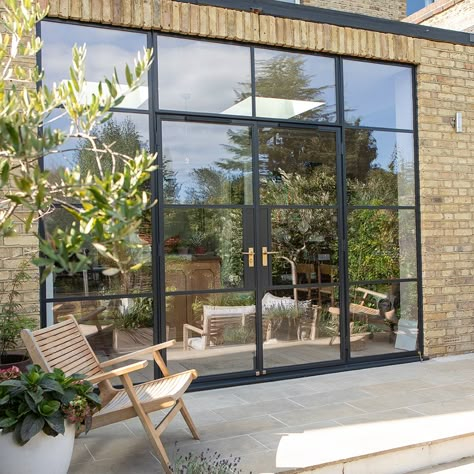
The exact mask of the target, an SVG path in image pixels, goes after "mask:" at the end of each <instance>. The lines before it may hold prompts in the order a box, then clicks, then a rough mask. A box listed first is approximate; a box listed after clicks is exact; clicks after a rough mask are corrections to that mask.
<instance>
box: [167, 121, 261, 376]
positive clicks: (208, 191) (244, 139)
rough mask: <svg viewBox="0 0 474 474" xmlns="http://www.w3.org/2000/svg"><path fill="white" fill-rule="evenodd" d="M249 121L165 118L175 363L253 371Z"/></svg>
mask: <svg viewBox="0 0 474 474" xmlns="http://www.w3.org/2000/svg"><path fill="white" fill-rule="evenodd" d="M253 133H254V132H253V127H252V125H246V124H236V125H229V124H227V123H218V122H217V123H210V122H203V121H193V122H191V121H172V120H163V121H162V122H161V134H162V150H163V151H162V174H163V186H162V188H163V197H162V200H161V201H162V203H161V205H160V207H161V218H162V221H161V228H162V239H163V243H164V245H163V267H164V268H163V276H164V292H165V302H164V303H165V304H164V311H165V314H166V327H165V331H166V338H167V339H177V340H178V344H177V345H176V347H175V348H173V349H171V350H169V351H168V361H169V364H170V366H171V367H172V369H173V370H183V369H187V368H195V369H197V370H198V372H199V374H200V375H201V376H222V375H225V374H227V376H228V374H233V373H255V372H254V371H255V367H256V366H257V361H256V359H257V349H256V333H257V331H256V324H257V319H256V305H255V302H256V294H255V280H256V278H255V275H256V270H257V266H256V257H255V249H256V245H255V236H254V223H255V190H254V189H253V181H254V180H253V170H252V161H253V157H252V137H253Z"/></svg>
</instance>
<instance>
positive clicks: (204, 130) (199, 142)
mask: <svg viewBox="0 0 474 474" xmlns="http://www.w3.org/2000/svg"><path fill="white" fill-rule="evenodd" d="M229 132H233V133H239V134H242V136H243V137H246V139H244V140H243V141H244V142H246V143H245V145H247V144H248V146H249V148H250V130H249V128H248V127H239V126H232V127H231V128H229V126H228V125H215V124H212V125H211V124H202V123H180V122H163V124H162V134H163V161H164V167H165V169H166V171H167V172H168V173H170V174H171V173H173V177H174V178H175V179H176V181H177V183H178V184H179V190H178V192H177V196H176V197H175V199H176V201H177V202H179V203H185V202H186V201H187V197H188V196H189V194H190V193H191V192H192V191H193V190H195V186H196V182H195V179H194V177H193V172H194V170H197V169H202V168H213V169H214V170H217V171H222V172H223V173H225V176H226V178H228V179H229V180H230V179H232V178H236V177H238V176H241V175H242V174H245V175H248V174H249V173H250V171H251V157H250V156H243V157H238V158H237V160H238V161H237V163H238V169H235V170H233V171H231V170H223V169H222V168H220V167H219V166H218V165H217V162H222V161H225V160H232V159H234V158H236V155H235V153H234V152H232V151H231V150H229V149H227V146H229V145H231V146H236V144H235V143H233V142H232V141H231V140H230V139H229ZM247 152H248V151H247ZM246 181H247V180H246ZM216 197H217V196H216ZM249 201H251V194H248V193H247V192H246V195H245V202H246V203H249ZM222 204H224V203H222Z"/></svg>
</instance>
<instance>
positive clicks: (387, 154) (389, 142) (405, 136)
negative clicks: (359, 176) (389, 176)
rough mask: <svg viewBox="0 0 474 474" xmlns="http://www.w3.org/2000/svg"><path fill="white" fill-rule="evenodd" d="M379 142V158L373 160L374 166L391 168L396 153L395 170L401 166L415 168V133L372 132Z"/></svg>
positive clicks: (385, 168)
mask: <svg viewBox="0 0 474 474" xmlns="http://www.w3.org/2000/svg"><path fill="white" fill-rule="evenodd" d="M372 136H373V137H374V138H375V141H376V143H377V159H376V160H375V161H373V162H372V167H373V168H382V169H384V170H389V165H390V164H391V163H392V161H393V158H394V154H395V153H396V160H395V163H394V165H395V171H396V172H398V171H399V170H400V168H401V167H403V166H404V165H405V166H407V165H408V166H410V167H411V168H413V135H412V134H411V133H394V132H379V131H374V132H372Z"/></svg>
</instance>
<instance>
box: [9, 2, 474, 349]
mask: <svg viewBox="0 0 474 474" xmlns="http://www.w3.org/2000/svg"><path fill="white" fill-rule="evenodd" d="M308 3H311V4H315V5H320V4H321V3H324V4H325V5H327V2H319V1H314V0H311V1H310V2H308ZM353 3H355V2H346V1H337V0H335V1H333V2H331V6H334V8H337V9H341V10H343V9H346V7H347V5H349V4H350V5H352V4H353ZM361 3H362V6H359V8H358V9H357V13H368V12H369V9H370V13H371V14H374V11H377V16H380V17H385V18H393V19H400V18H402V17H403V16H404V11H405V7H406V5H405V2H404V1H397V2H390V1H388V0H387V1H383V2H382V1H376V2H374V1H372V0H367V1H365V2H359V5H360V4H361ZM374 3H376V4H377V9H375V8H371V5H373V4H374ZM437 3H439V2H437ZM451 3H455V4H459V3H460V2H457V1H451ZM461 3H464V4H469V3H470V1H466V2H461ZM49 5H50V11H49V16H50V17H51V18H60V19H65V20H80V21H84V22H93V23H96V24H105V25H115V26H120V27H131V28H137V29H144V30H156V31H161V32H167V33H174V34H179V35H185V36H195V37H203V38H215V39H221V40H229V41H233V42H242V43H252V44H256V45H266V46H280V47H281V46H284V47H285V48H290V49H293V50H295V51H304V52H323V53H329V54H334V55H344V56H350V57H354V58H364V59H372V60H383V61H388V62H396V63H402V64H409V65H413V66H416V78H417V90H416V95H417V108H418V116H417V127H418V153H419V171H420V176H419V192H420V198H421V199H420V204H421V206H420V210H421V222H420V224H421V254H422V264H423V274H422V277H423V280H422V285H423V315H424V317H423V324H424V328H423V334H424V354H425V355H426V356H430V357H432V356H441V355H447V354H461V353H465V352H469V351H474V313H473V307H474V244H473V237H474V211H473V205H474V174H473V172H472V166H473V164H474V152H473V150H474V135H473V134H472V133H470V131H471V128H472V126H473V124H474V119H473V117H472V107H473V104H474V70H473V66H472V65H473V64H474V46H469V45H466V44H454V43H452V42H449V41H435V40H431V39H423V38H416V37H412V36H407V35H396V34H392V33H384V32H383V31H373V30H365V29H360V28H357V29H356V28H352V27H344V26H335V25H331V24H327V23H318V22H317V21H305V20H299V19H289V18H282V17H275V16H271V15H267V14H265V11H263V12H252V11H241V10H238V9H231V8H221V7H215V6H207V5H201V4H190V3H185V2H178V1H173V0H161V1H158V0H136V1H135V2H133V3H132V2H128V1H122V2H117V1H112V0H102V1H95V0H69V1H62V0H61V1H59V0H51V1H49ZM435 5H436V4H434V6H435ZM295 8H297V7H295ZM456 112H462V113H463V116H464V133H461V134H457V133H456V132H455V130H454V129H453V127H452V124H451V120H452V117H453V116H454V114H455V113H456ZM0 244H1V245H0V255H1V256H2V257H3V256H5V257H15V258H21V257H22V256H23V254H24V253H25V249H30V248H34V244H35V242H34V238H33V237H31V236H27V235H19V236H17V237H13V238H10V239H5V241H4V242H0ZM12 265H13V266H14V265H15V264H14V263H5V262H4V261H2V262H0V285H3V284H4V282H6V281H8V279H9V278H10V277H11V274H10V271H11V266H12ZM36 289H37V286H35V288H34V290H35V291H36ZM31 291H33V288H32V289H31ZM34 294H35V293H34V292H32V293H30V296H31V298H30V297H29V299H32V300H34V298H32V295H34ZM36 295H37V293H36ZM36 301H37V296H36Z"/></svg>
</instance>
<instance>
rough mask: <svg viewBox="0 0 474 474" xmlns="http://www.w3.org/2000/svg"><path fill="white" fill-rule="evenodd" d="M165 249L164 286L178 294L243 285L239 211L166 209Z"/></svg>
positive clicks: (240, 216)
mask: <svg viewBox="0 0 474 474" xmlns="http://www.w3.org/2000/svg"><path fill="white" fill-rule="evenodd" d="M164 245H165V262H166V263H165V267H166V268H165V273H166V282H167V285H171V286H174V287H176V289H177V290H190V289H193V290H197V289H210V288H238V287H241V286H242V285H243V269H244V264H243V259H242V248H243V222H242V210H241V209H209V208H204V209H203V208H197V209H176V208H169V209H166V210H165V242H164ZM185 273H189V279H191V281H192V283H190V282H188V284H187V283H186V281H185V280H187V279H188V277H186V278H185V277H184V274H185Z"/></svg>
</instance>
